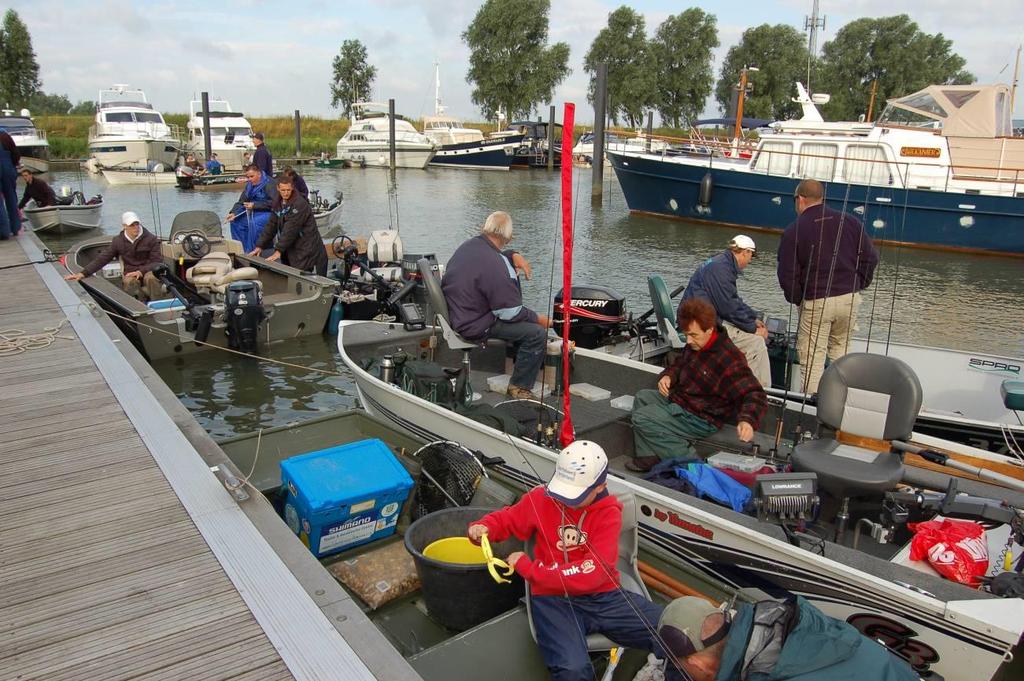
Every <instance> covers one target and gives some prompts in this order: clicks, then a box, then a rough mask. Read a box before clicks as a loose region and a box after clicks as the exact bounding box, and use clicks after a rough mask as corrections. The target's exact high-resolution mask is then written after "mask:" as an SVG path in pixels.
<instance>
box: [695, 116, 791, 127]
mask: <svg viewBox="0 0 1024 681" xmlns="http://www.w3.org/2000/svg"><path fill="white" fill-rule="evenodd" d="M702 125H717V126H725V127H730V128H732V127H735V125H736V119H735V118H702V119H701V120H699V121H694V122H693V125H692V126H690V127H693V128H698V127H700V126H702ZM769 125H771V121H769V120H768V119H767V118H748V117H746V116H744V117H743V118H741V119H740V127H742V128H745V129H747V130H753V129H754V128H766V127H768V126H769Z"/></svg>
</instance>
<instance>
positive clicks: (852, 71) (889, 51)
mask: <svg viewBox="0 0 1024 681" xmlns="http://www.w3.org/2000/svg"><path fill="white" fill-rule="evenodd" d="M952 47H953V43H952V42H951V41H949V40H946V38H945V37H943V35H942V34H941V33H936V34H934V35H932V34H928V33H923V32H922V31H921V30H920V29H919V28H918V27H917V24H916V23H914V22H913V21H911V20H910V17H908V16H907V15H906V14H900V15H897V16H892V17H880V18H877V19H871V18H864V19H857V20H855V21H851V22H850V23H848V24H846V25H845V26H843V27H842V28H841V29H839V31H838V32H837V33H836V37H835V38H834V39H832V40H830V41H829V42H827V43H825V44H824V46H823V47H822V59H821V62H822V64H821V73H822V78H821V81H820V82H822V83H828V88H829V90H828V91H829V93H830V94H831V95H832V100H831V101H830V102H829V103H828V104H827V105H826V108H825V109H824V113H825V114H826V116H827V117H828V118H830V119H832V120H843V121H847V120H856V119H857V117H858V116H860V115H862V114H866V113H867V109H868V101H869V100H870V98H871V82H872V81H876V80H877V81H878V92H877V94H876V96H875V102H876V105H875V108H874V111H875V113H876V114H877V113H879V112H880V111H881V109H882V107H881V106H880V104H881V103H884V102H885V100H886V99H889V98H891V97H902V96H903V95H908V94H910V93H912V92H915V91H917V90H920V89H922V88H924V87H926V86H928V85H934V84H946V85H950V84H964V83H973V82H974V76H973V75H972V74H970V73H968V72H967V71H965V70H964V66H965V65H966V62H965V61H964V59H963V57H961V56H960V55H958V54H956V53H955V52H953V51H952Z"/></svg>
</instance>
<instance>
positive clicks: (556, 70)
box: [462, 0, 571, 119]
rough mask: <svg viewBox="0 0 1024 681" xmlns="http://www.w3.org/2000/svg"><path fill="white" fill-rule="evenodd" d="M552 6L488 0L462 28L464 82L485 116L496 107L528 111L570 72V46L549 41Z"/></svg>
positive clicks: (518, 113)
mask: <svg viewBox="0 0 1024 681" xmlns="http://www.w3.org/2000/svg"><path fill="white" fill-rule="evenodd" d="M550 9H551V2H550V0H486V1H485V2H484V4H483V5H482V6H481V7H480V9H479V10H478V11H477V13H476V16H475V17H473V21H472V22H470V24H469V27H468V28H466V30H465V31H464V32H463V33H462V41H463V42H464V43H466V46H467V47H469V51H470V55H469V72H468V73H467V74H466V82H467V83H469V84H471V85H473V94H472V96H473V103H474V104H476V105H477V106H479V107H480V111H481V113H482V114H483V115H484V117H485V118H488V119H491V118H494V116H495V114H496V113H497V111H498V110H499V109H502V110H504V111H506V112H507V113H508V115H509V116H511V117H512V118H513V119H515V118H521V117H525V116H529V115H531V114H532V113H533V110H534V109H535V108H536V107H537V106H538V105H540V104H543V103H544V102H550V101H551V99H552V97H553V95H554V90H555V86H556V85H558V84H559V83H561V82H562V81H563V80H564V79H565V77H566V76H568V75H569V74H570V73H571V70H570V69H569V46H568V45H567V44H565V43H555V44H554V45H551V46H550V47H548V44H547V43H548V12H549V11H550Z"/></svg>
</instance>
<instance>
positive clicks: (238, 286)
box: [224, 281, 266, 353]
mask: <svg viewBox="0 0 1024 681" xmlns="http://www.w3.org/2000/svg"><path fill="white" fill-rule="evenodd" d="M265 317H266V312H265V311H264V309H263V290H262V289H261V288H260V285H259V284H258V283H257V282H255V281H233V282H231V283H230V284H228V290H227V293H226V295H225V296H224V325H225V329H224V333H225V334H226V335H227V337H228V347H230V348H231V349H232V350H240V351H242V352H248V353H255V352H256V350H257V348H258V346H259V338H260V334H259V332H260V324H261V323H262V322H263V319H264V318H265Z"/></svg>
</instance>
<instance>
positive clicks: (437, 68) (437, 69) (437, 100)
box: [434, 62, 441, 116]
mask: <svg viewBox="0 0 1024 681" xmlns="http://www.w3.org/2000/svg"><path fill="white" fill-rule="evenodd" d="M434 115H435V116H440V115H441V65H440V64H438V63H437V62H434Z"/></svg>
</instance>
